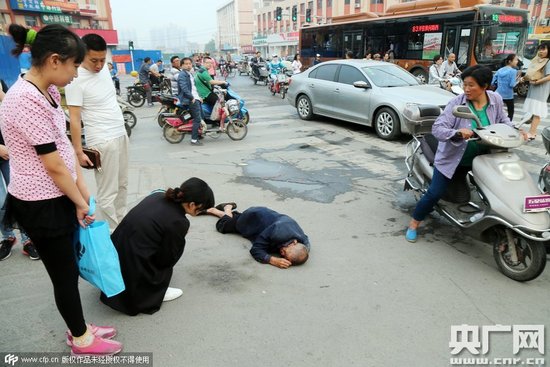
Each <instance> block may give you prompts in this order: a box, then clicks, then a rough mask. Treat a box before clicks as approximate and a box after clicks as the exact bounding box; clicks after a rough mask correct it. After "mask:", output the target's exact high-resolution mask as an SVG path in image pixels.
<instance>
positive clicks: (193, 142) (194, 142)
mask: <svg viewBox="0 0 550 367" xmlns="http://www.w3.org/2000/svg"><path fill="white" fill-rule="evenodd" d="M191 145H199V146H203V145H204V144H203V143H202V142H201V141H200V140H195V141H193V140H191Z"/></svg>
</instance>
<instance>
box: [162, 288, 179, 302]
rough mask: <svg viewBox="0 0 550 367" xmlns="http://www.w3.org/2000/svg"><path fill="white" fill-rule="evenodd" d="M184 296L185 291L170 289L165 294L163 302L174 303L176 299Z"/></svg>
mask: <svg viewBox="0 0 550 367" xmlns="http://www.w3.org/2000/svg"><path fill="white" fill-rule="evenodd" d="M182 294H183V291H182V290H181V289H179V288H171V287H168V289H167V290H166V293H165V294H164V299H163V300H162V302H168V301H173V300H175V299H176V298H179V297H181V295H182Z"/></svg>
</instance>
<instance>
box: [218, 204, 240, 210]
mask: <svg viewBox="0 0 550 367" xmlns="http://www.w3.org/2000/svg"><path fill="white" fill-rule="evenodd" d="M227 205H231V210H235V209H237V204H235V203H221V204H218V205H216V206H215V207H214V208H216V209H218V210H221V211H222V212H223V211H224V209H225V207H226V206H227Z"/></svg>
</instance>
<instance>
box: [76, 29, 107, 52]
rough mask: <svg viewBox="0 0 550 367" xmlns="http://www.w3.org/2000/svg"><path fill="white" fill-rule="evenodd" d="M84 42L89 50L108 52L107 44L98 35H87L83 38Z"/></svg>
mask: <svg viewBox="0 0 550 367" xmlns="http://www.w3.org/2000/svg"><path fill="white" fill-rule="evenodd" d="M82 42H84V44H85V45H86V49H87V50H92V51H107V42H105V40H104V39H103V37H101V36H100V35H98V34H95V33H90V34H87V35H85V36H83V37H82Z"/></svg>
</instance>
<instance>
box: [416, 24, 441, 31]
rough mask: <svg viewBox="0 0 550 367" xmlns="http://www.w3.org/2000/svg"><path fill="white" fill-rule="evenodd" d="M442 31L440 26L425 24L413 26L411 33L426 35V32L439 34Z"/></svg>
mask: <svg viewBox="0 0 550 367" xmlns="http://www.w3.org/2000/svg"><path fill="white" fill-rule="evenodd" d="M440 29H441V26H440V25H439V24H424V25H413V26H412V28H411V31H412V32H413V33H424V32H438V31H439V30H440Z"/></svg>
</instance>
